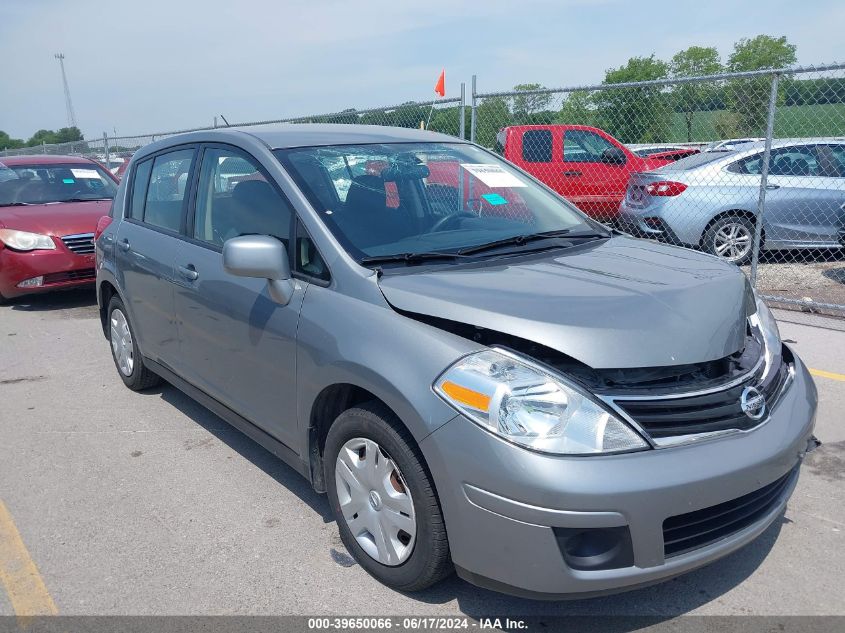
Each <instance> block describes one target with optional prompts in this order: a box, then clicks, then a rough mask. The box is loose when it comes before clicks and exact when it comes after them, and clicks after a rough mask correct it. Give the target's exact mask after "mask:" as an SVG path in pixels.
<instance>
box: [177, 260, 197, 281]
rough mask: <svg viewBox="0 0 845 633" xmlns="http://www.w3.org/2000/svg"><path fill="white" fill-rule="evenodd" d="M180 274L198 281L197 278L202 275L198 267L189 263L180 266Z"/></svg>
mask: <svg viewBox="0 0 845 633" xmlns="http://www.w3.org/2000/svg"><path fill="white" fill-rule="evenodd" d="M179 274H180V275H182V276H183V277H184V278H185V279H188V280H190V281H196V280H197V278H198V277H199V276H200V274H199V273H198V272H197V269H196V268H194V265H193V264H188V265H187V266H179Z"/></svg>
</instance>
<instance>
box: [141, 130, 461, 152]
mask: <svg viewBox="0 0 845 633" xmlns="http://www.w3.org/2000/svg"><path fill="white" fill-rule="evenodd" d="M246 136H249V137H253V138H255V139H258V140H259V141H261V142H262V143H263V144H264V145H266V146H267V147H268V148H270V149H288V148H292V147H314V146H326V145H358V144H372V143H456V142H457V143H464V142H466V141H462V140H461V139H459V138H456V137H454V136H448V135H446V134H440V133H439V132H429V131H427V130H418V129H415V128H400V127H388V126H383V125H345V124H341V123H336V124H331V123H286V124H272V125H256V126H250V127H225V128H214V129H210V130H199V131H196V132H187V133H184V134H176V135H174V136H169V137H167V138H165V139H162V140H159V141H156V142H155V143H152V144H150V145H147V146H146V147H144V148H143V155H146V154H149V153H152V152H154V151H158V150H159V149H162V148H167V147H170V146H172V145H179V144H183V143H203V142H206V143H214V142H221V143H222V142H228V143H234V144H237V143H238V141H239V140H243V139H244V137H246ZM140 154H141V151H140V150H139V157H140Z"/></svg>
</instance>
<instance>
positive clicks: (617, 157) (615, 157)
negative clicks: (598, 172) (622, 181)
mask: <svg viewBox="0 0 845 633" xmlns="http://www.w3.org/2000/svg"><path fill="white" fill-rule="evenodd" d="M601 162H603V163H607V164H608V165H624V164H625V163H627V162H628V159H627V158H626V157H625V152H623V151H622V150H621V149H619V148H618V147H608V148H607V149H606V150H604V151H603V152H602V153H601Z"/></svg>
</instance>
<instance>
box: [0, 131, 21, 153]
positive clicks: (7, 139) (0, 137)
mask: <svg viewBox="0 0 845 633" xmlns="http://www.w3.org/2000/svg"><path fill="white" fill-rule="evenodd" d="M25 145H26V143H24V142H23V139H19V138H12V137H11V136H9V135H8V134H7V133H6V132H4V131H3V130H0V149H18V148H19V147H24V146H25Z"/></svg>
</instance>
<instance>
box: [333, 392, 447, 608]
mask: <svg viewBox="0 0 845 633" xmlns="http://www.w3.org/2000/svg"><path fill="white" fill-rule="evenodd" d="M324 463H325V465H326V466H325V468H326V481H327V482H328V486H327V487H328V494H329V502H330V503H331V506H332V511H333V512H334V515H335V519H336V520H337V525H338V530H339V531H340V538H341V540H342V541H343V544H344V545H345V546H346V549H347V550H348V551H349V553H351V554H352V556H353V557H354V558H355V559H356V560H357V561H358V563H359V564H360V565H361V567H363V568H364V569H365V570H366V571H367V572H369V573H370V574H371V575H372V576H374V577H375V578H376V579H378V580H379V581H380V582H382V583H384V584H385V585H387V586H389V587H391V588H393V589H397V590H399V591H419V590H421V589H425V588H426V587H429V586H431V585H433V584H434V583H436V582H438V581H439V580H441V579H442V578H444V577H446V576H447V575H449V574H450V573H451V571H452V562H451V558H450V556H449V543H448V541H447V539H446V528H445V525H444V522H443V514H442V512H441V510H440V503H439V502H438V499H437V494H436V492H435V490H434V485H433V483H432V481H431V478H430V476H429V474H428V472H427V471H426V468H425V466H424V465H423V463H422V457H421V456H419V455H418V453H417V452H416V451H415V450H414V441H413V439H412V438H411V436H410V434H409V433H408V431H407V430H406V429H405V428H404V426H402V424H401V422H399V420H398V419H397V418H396V416H395V415H393V413H392V412H391V411H390V410H389V409H387V408H386V407H385V406H384V405H382V404H380V403H375V402H371V403H366V404H363V405H360V406H358V407H355V408H353V409H349V410H348V411H345V412H344V413H342V414H341V415H340V416H339V417H338V418H337V420H336V421H335V423H334V424H333V425H332V427H331V429H329V434H328V437H327V439H326V447H325V451H324Z"/></svg>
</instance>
